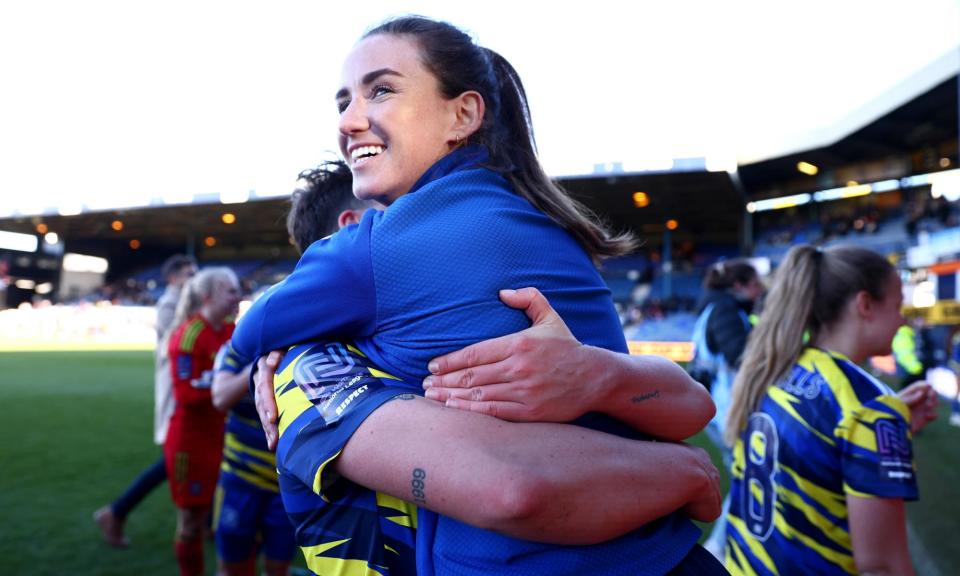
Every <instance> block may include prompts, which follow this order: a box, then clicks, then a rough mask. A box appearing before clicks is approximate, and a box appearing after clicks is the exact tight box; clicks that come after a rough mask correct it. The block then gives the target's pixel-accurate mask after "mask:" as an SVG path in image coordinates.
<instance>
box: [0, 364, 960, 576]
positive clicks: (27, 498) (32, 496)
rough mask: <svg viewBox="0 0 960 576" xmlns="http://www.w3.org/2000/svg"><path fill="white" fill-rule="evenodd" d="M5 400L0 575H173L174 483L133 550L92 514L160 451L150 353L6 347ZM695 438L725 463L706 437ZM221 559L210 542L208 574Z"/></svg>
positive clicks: (914, 523) (935, 464)
mask: <svg viewBox="0 0 960 576" xmlns="http://www.w3.org/2000/svg"><path fill="white" fill-rule="evenodd" d="M0 400H2V405H3V407H4V417H3V418H0V437H2V438H3V442H2V443H0V514H2V519H3V528H2V529H0V573H2V574H5V575H9V576H21V575H22V576H27V575H30V576H45V575H53V574H65V573H67V574H78V575H95V576H112V575H117V576H119V575H130V574H136V575H137V576H152V575H157V576H160V575H164V576H167V575H169V574H174V573H176V562H175V560H174V556H173V530H174V508H173V505H172V504H171V502H170V493H169V490H168V488H167V486H166V484H164V485H163V486H162V487H161V488H159V489H157V491H155V492H154V493H153V494H151V495H150V496H149V497H147V499H146V500H145V501H144V502H143V503H142V504H141V505H140V507H138V508H137V509H136V510H134V511H133V513H132V514H131V515H130V517H129V518H128V521H127V535H128V536H129V537H130V539H131V540H132V546H131V548H129V549H127V550H114V549H112V548H109V547H107V546H106V545H105V544H103V542H102V541H101V539H100V533H99V531H98V529H97V527H96V525H95V524H94V523H93V520H92V518H91V514H92V513H93V511H94V510H95V509H97V508H98V507H99V506H101V505H102V504H105V503H107V502H109V501H110V500H112V499H113V498H115V497H116V496H117V495H119V494H120V492H121V491H122V490H123V489H125V488H126V486H127V484H128V483H129V482H130V481H131V480H133V478H134V477H135V476H136V475H137V474H139V473H140V471H141V470H142V469H143V468H144V467H146V466H147V465H149V464H151V463H153V461H154V460H155V459H156V458H157V457H158V456H159V455H160V448H159V447H157V446H155V445H154V444H153V442H152V438H153V356H152V353H151V352H144V351H132V352H131V351H127V352H107V351H87V352H0ZM947 416H949V407H948V406H947V405H946V404H944V405H943V406H941V418H940V420H938V421H937V422H934V423H933V424H932V425H930V426H929V427H928V428H927V429H926V430H924V431H923V432H921V433H920V434H919V435H918V436H917V438H916V439H915V442H914V446H915V451H916V460H917V468H918V476H919V478H920V494H921V500H920V501H919V502H915V503H911V504H909V505H908V506H907V510H908V514H909V519H910V526H911V530H912V533H913V536H914V537H915V541H916V542H919V545H918V546H914V555H915V559H916V561H917V564H918V569H919V573H922V574H935V573H938V572H939V573H940V574H960V552H957V551H956V547H955V546H954V544H953V542H952V537H953V535H955V534H957V533H958V529H960V503H958V498H957V496H958V487H960V467H958V466H957V464H958V463H960V454H958V453H960V442H958V440H960V428H955V427H951V426H948V425H947ZM694 443H696V444H698V445H700V446H703V447H705V448H707V449H708V450H711V451H712V453H713V454H714V456H715V458H716V459H717V461H719V454H717V453H716V451H715V450H712V447H711V446H710V442H709V441H708V440H707V439H706V438H705V437H704V436H702V435H701V436H698V437H697V438H695V439H694ZM723 482H724V486H726V477H724V479H723ZM707 529H709V527H707ZM918 547H919V548H922V549H923V550H922V556H923V557H922V558H921V557H918V554H917V553H918V552H920V550H918V549H917V548H918ZM296 564H299V565H301V566H302V558H299V554H298V558H297V560H296ZM214 567H215V558H214V553H213V545H212V543H209V544H208V545H207V573H208V574H212V573H213V571H214Z"/></svg>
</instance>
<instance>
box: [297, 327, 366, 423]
mask: <svg viewBox="0 0 960 576" xmlns="http://www.w3.org/2000/svg"><path fill="white" fill-rule="evenodd" d="M293 378H294V381H295V382H296V384H297V386H299V387H300V390H301V391H303V394H304V395H305V396H306V397H307V399H308V400H310V402H311V403H313V405H314V407H315V408H316V409H317V410H318V411H319V412H320V414H321V415H322V416H323V419H324V421H325V422H326V423H327V424H328V425H329V424H333V423H334V422H337V421H338V420H340V418H341V417H343V416H344V414H346V413H348V412H349V411H350V407H351V406H356V404H357V400H358V398H360V397H361V396H362V395H363V394H364V393H366V392H368V391H369V390H371V389H373V388H378V387H382V386H383V385H384V384H383V383H382V382H381V381H380V380H379V379H377V378H374V377H373V376H371V375H370V371H369V370H368V368H367V364H366V362H365V360H364V358H362V357H361V356H359V355H357V354H354V353H352V352H350V351H349V350H348V349H347V347H346V346H344V345H343V344H340V343H339V342H330V343H324V344H318V345H316V346H314V347H313V348H311V349H310V350H309V351H308V352H307V353H306V354H304V356H303V357H302V358H300V359H299V360H298V361H297V364H296V366H294V369H293Z"/></svg>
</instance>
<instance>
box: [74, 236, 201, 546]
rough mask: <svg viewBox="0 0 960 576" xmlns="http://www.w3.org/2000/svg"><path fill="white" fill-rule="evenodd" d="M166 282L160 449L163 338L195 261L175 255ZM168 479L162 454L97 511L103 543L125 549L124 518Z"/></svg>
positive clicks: (157, 375)
mask: <svg viewBox="0 0 960 576" xmlns="http://www.w3.org/2000/svg"><path fill="white" fill-rule="evenodd" d="M160 271H161V275H162V276H163V278H164V280H166V282H167V287H166V289H165V290H164V292H163V295H162V296H161V297H160V299H159V300H158V301H157V321H156V328H157V349H156V352H155V354H154V380H153V386H154V420H153V441H154V442H156V443H157V444H158V445H161V446H162V445H163V443H164V441H165V440H166V437H167V427H168V425H169V424H170V416H171V415H172V414H173V384H172V380H171V377H170V360H169V356H168V355H167V347H166V342H165V338H166V337H167V335H168V334H169V332H170V329H171V328H172V327H173V316H174V313H175V311H176V308H177V302H179V300H180V291H181V288H182V287H183V285H184V284H185V283H186V282H187V281H188V280H190V278H192V277H193V275H194V274H196V272H197V261H196V260H194V259H193V257H191V256H184V255H182V254H175V255H173V256H171V257H169V258H167V260H166V262H164V263H163V266H162V267H161V269H160ZM166 479H167V470H166V465H165V464H164V459H163V454H161V455H160V458H158V459H157V460H156V461H155V462H154V463H153V464H151V465H150V466H149V467H147V468H145V469H144V470H143V472H141V473H140V475H139V476H137V477H136V479H134V481H133V482H132V483H131V484H130V486H128V487H127V489H126V490H125V491H124V492H123V494H121V495H120V497H119V498H117V499H116V500H114V501H113V502H111V503H110V504H106V505H104V506H102V507H100V508H99V509H98V510H97V511H96V512H94V514H93V518H94V520H95V521H96V523H97V525H98V526H99V527H100V532H101V534H102V535H103V539H104V541H105V542H106V543H107V544H109V545H110V546H113V547H115V548H126V547H127V546H129V545H130V541H129V540H128V539H127V537H126V535H125V534H124V524H125V522H126V521H127V516H128V515H129V514H130V511H131V510H133V509H134V508H135V507H136V506H137V505H138V504H139V503H140V502H141V501H142V500H143V499H144V498H145V497H146V496H147V494H150V493H151V492H153V490H154V489H155V488H156V487H157V486H159V485H160V484H162V483H163V481H164V480H166Z"/></svg>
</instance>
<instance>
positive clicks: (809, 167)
mask: <svg viewBox="0 0 960 576" xmlns="http://www.w3.org/2000/svg"><path fill="white" fill-rule="evenodd" d="M797 170H799V171H800V172H802V173H804V174H806V175H807V176H816V175H817V172H819V171H820V169H819V168H817V167H816V166H815V165H813V164H811V163H809V162H797Z"/></svg>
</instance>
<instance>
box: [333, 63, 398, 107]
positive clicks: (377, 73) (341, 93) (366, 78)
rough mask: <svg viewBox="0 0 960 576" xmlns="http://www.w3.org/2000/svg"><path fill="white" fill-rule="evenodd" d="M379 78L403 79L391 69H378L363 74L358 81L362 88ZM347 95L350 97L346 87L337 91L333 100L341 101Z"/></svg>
mask: <svg viewBox="0 0 960 576" xmlns="http://www.w3.org/2000/svg"><path fill="white" fill-rule="evenodd" d="M381 76H398V77H400V78H403V74H401V73H399V72H397V71H396V70H394V69H393V68H378V69H377V70H374V71H372V72H367V73H366V74H364V75H363V78H361V79H360V83H361V84H362V85H363V86H366V85H368V84H371V83H372V82H375V81H376V80H377V79H378V78H380V77H381ZM349 95H350V91H349V90H347V89H346V87H344V88H341V89H340V90H338V91H337V95H336V97H335V100H342V99H343V98H346V97H348V96H349Z"/></svg>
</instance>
